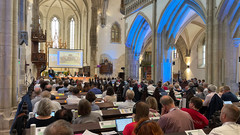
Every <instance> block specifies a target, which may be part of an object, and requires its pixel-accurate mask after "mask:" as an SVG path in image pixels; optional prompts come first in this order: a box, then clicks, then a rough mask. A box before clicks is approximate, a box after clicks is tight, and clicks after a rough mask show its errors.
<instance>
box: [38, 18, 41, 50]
mask: <svg viewBox="0 0 240 135" xmlns="http://www.w3.org/2000/svg"><path fill="white" fill-rule="evenodd" d="M38 22H39V24H40V26H41V18H40V17H39V19H38ZM38 52H39V53H40V52H41V43H40V42H39V43H38Z"/></svg>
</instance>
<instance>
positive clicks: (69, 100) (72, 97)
mask: <svg viewBox="0 0 240 135" xmlns="http://www.w3.org/2000/svg"><path fill="white" fill-rule="evenodd" d="M79 91H80V90H79V89H78V88H77V87H74V88H73V89H72V95H68V98H67V99H66V101H67V104H68V105H73V104H78V103H79V101H80V100H81V99H80V98H78V94H79Z"/></svg>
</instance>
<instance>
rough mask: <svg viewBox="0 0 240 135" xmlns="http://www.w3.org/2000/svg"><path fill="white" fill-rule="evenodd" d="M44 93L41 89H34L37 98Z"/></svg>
mask: <svg viewBox="0 0 240 135" xmlns="http://www.w3.org/2000/svg"><path fill="white" fill-rule="evenodd" d="M41 92H42V89H41V88H40V87H35V88H34V93H35V94H36V96H39V95H40V94H41Z"/></svg>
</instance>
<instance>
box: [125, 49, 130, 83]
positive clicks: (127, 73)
mask: <svg viewBox="0 0 240 135" xmlns="http://www.w3.org/2000/svg"><path fill="white" fill-rule="evenodd" d="M130 51H131V50H130V48H128V47H126V46H125V71H124V73H125V74H124V79H125V80H126V79H127V78H128V77H129V75H130V60H129V56H130Z"/></svg>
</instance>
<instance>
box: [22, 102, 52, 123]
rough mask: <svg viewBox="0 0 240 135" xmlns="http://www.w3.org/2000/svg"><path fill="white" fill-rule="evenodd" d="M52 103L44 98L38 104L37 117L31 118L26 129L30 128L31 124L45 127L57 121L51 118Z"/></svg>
mask: <svg viewBox="0 0 240 135" xmlns="http://www.w3.org/2000/svg"><path fill="white" fill-rule="evenodd" d="M51 112H52V102H51V100H50V99H48V98H42V99H41V101H40V102H39V104H38V109H37V115H38V116H37V117H33V118H30V119H29V120H28V122H27V126H26V128H30V125H31V124H36V127H45V126H48V125H49V124H51V123H53V122H54V121H55V118H54V117H52V116H51Z"/></svg>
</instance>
